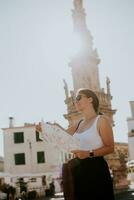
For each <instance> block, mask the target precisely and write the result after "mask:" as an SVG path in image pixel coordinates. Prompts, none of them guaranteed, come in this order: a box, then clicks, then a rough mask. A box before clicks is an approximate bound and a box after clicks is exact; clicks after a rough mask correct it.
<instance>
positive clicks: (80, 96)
mask: <svg viewBox="0 0 134 200" xmlns="http://www.w3.org/2000/svg"><path fill="white" fill-rule="evenodd" d="M82 97H86V95H84V94H78V95H77V96H76V98H75V101H76V102H77V101H80V100H81V98H82Z"/></svg>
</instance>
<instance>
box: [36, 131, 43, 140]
mask: <svg viewBox="0 0 134 200" xmlns="http://www.w3.org/2000/svg"><path fill="white" fill-rule="evenodd" d="M39 136H40V133H39V132H38V131H36V141H37V142H39V141H42V140H41V139H40V137H39Z"/></svg>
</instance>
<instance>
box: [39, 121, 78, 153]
mask: <svg viewBox="0 0 134 200" xmlns="http://www.w3.org/2000/svg"><path fill="white" fill-rule="evenodd" d="M41 128H42V132H41V136H40V138H41V139H43V140H45V141H46V142H47V143H49V144H51V145H53V146H54V147H57V148H58V149H59V150H61V151H64V152H71V150H76V149H80V141H79V140H78V139H77V138H75V137H73V136H72V135H70V134H68V133H67V132H66V131H64V130H62V129H61V128H60V127H59V126H57V125H52V124H49V123H45V122H43V121H42V122H41Z"/></svg>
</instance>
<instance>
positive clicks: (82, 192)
mask: <svg viewBox="0 0 134 200" xmlns="http://www.w3.org/2000/svg"><path fill="white" fill-rule="evenodd" d="M76 163H77V164H75V166H74V167H73V169H72V170H73V171H72V175H73V182H74V195H75V199H76V200H100V199H102V200H114V199H115V198H114V190H113V184H112V179H111V175H110V171H109V168H108V164H107V162H106V161H105V159H104V158H103V157H94V158H86V159H78V158H77V162H76Z"/></svg>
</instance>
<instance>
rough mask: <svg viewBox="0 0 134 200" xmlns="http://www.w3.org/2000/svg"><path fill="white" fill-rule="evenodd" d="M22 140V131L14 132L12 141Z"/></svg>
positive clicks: (21, 141)
mask: <svg viewBox="0 0 134 200" xmlns="http://www.w3.org/2000/svg"><path fill="white" fill-rule="evenodd" d="M23 142H24V133H23V132H15V133H14V143H23Z"/></svg>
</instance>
